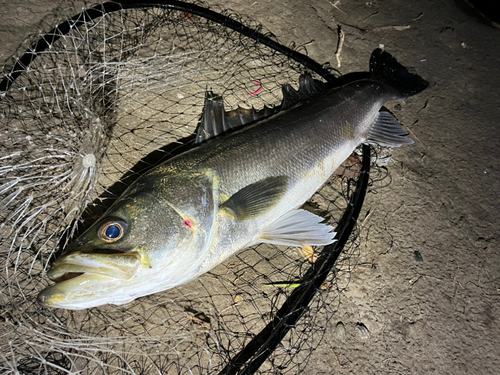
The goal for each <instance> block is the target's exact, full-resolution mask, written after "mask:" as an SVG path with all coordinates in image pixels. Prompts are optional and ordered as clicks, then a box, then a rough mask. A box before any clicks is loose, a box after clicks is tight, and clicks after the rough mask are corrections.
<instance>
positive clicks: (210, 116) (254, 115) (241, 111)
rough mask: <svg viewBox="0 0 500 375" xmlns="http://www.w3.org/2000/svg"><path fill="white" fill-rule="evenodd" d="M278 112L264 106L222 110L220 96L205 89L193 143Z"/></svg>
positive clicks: (222, 103) (222, 101) (222, 104)
mask: <svg viewBox="0 0 500 375" xmlns="http://www.w3.org/2000/svg"><path fill="white" fill-rule="evenodd" d="M277 112H278V108H276V107H274V108H270V107H266V106H264V108H262V109H261V110H256V109H255V108H253V107H252V108H251V109H247V108H242V107H239V106H238V108H237V109H234V110H232V111H228V112H226V111H225V110H224V100H223V99H222V96H220V95H216V94H214V93H213V92H212V91H211V90H206V91H205V104H204V106H203V113H202V115H201V118H200V120H199V122H198V129H197V132H196V138H195V144H198V143H200V142H203V141H205V140H207V139H209V138H212V137H216V136H218V135H220V134H222V133H225V132H227V131H229V130H233V129H236V128H239V127H240V126H243V125H246V124H249V123H252V122H255V121H257V120H261V119H263V118H266V117H269V116H271V115H273V114H275V113H277Z"/></svg>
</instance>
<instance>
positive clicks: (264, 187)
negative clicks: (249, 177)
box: [221, 176, 288, 221]
mask: <svg viewBox="0 0 500 375" xmlns="http://www.w3.org/2000/svg"><path fill="white" fill-rule="evenodd" d="M287 188H288V177H286V176H277V177H268V178H265V179H263V180H260V181H257V182H255V183H253V184H251V185H248V186H246V187H244V188H243V189H241V190H240V191H238V192H237V193H235V194H234V195H232V196H231V197H230V198H229V199H228V200H227V201H226V202H225V203H223V204H222V205H221V209H228V210H230V212H231V213H232V214H233V215H234V217H235V218H236V220H239V221H244V220H250V219H254V218H256V217H258V216H260V215H262V214H263V213H264V212H266V211H268V210H269V209H271V208H272V207H274V206H275V205H276V203H278V202H279V200H280V199H281V198H282V197H283V195H284V194H285V193H286V191H287Z"/></svg>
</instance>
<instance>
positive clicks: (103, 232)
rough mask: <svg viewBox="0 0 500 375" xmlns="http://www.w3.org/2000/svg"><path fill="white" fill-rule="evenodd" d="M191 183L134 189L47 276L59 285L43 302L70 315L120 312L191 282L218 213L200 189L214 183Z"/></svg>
mask: <svg viewBox="0 0 500 375" xmlns="http://www.w3.org/2000/svg"><path fill="white" fill-rule="evenodd" d="M190 177H191V178H188V179H179V178H177V179H175V178H170V179H167V180H165V179H161V178H160V179H157V180H156V181H142V183H137V184H135V185H132V186H131V189H129V190H128V191H126V192H125V194H124V195H123V196H122V197H121V198H119V199H118V200H117V201H116V202H115V203H114V204H113V205H112V206H111V208H110V209H109V210H108V211H107V212H106V213H105V214H104V215H103V217H101V218H100V219H99V220H97V221H96V222H95V223H94V225H92V226H91V227H90V228H89V229H88V230H87V231H85V232H84V233H83V234H82V235H81V236H80V237H78V238H77V239H76V240H75V241H73V242H72V243H71V244H70V245H69V246H68V249H67V251H66V252H65V255H63V256H62V257H60V258H59V259H57V260H56V261H55V262H54V264H53V266H52V268H51V269H50V270H49V271H48V274H47V275H48V277H49V278H50V280H52V281H53V282H55V284H54V285H52V286H49V287H48V288H46V289H44V290H43V291H42V292H41V293H40V294H39V295H38V301H39V302H40V303H41V304H42V305H43V306H45V307H55V308H66V309H73V310H80V309H85V308H90V307H95V306H99V305H103V304H107V303H112V304H117V305H119V304H124V303H127V302H130V301H131V300H134V299H135V298H137V297H140V296H143V295H147V294H151V293H155V292H158V291H161V290H165V289H168V288H171V287H174V286H177V285H180V284H183V283H185V282H187V281H189V280H190V279H192V278H193V277H192V276H193V275H194V273H195V271H196V269H197V268H199V266H200V264H201V262H202V261H203V259H204V257H205V255H206V253H207V248H208V247H209V245H210V243H211V240H212V236H213V223H214V220H215V210H214V205H213V189H211V188H210V186H203V184H204V183H205V184H208V185H210V181H207V178H203V177H206V176H202V178H201V180H200V179H198V180H196V178H194V181H193V176H190ZM208 180H210V178H208ZM186 189H187V191H186Z"/></svg>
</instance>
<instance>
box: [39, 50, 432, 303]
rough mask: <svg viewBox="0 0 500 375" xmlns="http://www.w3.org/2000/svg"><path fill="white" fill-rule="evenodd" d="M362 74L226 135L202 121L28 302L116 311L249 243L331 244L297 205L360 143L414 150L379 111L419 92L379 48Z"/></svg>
mask: <svg viewBox="0 0 500 375" xmlns="http://www.w3.org/2000/svg"><path fill="white" fill-rule="evenodd" d="M370 71H371V78H367V79H361V80H357V81H355V82H352V83H349V84H346V85H345V86H342V87H340V88H336V89H332V90H330V91H328V92H326V93H323V94H320V95H317V96H316V97H314V98H313V99H310V100H306V101H305V102H304V103H302V104H299V105H296V106H295V107H293V108H291V109H288V110H286V111H282V112H280V113H279V114H277V115H274V116H271V117H270V118H269V119H266V120H263V121H258V122H256V123H255V124H253V125H250V126H247V127H244V128H243V129H241V130H237V131H235V132H233V133H231V134H228V135H220V136H216V134H217V133H218V132H217V131H216V130H214V127H215V125H214V124H213V123H212V122H213V121H210V120H208V121H205V124H204V125H203V126H202V127H201V129H200V131H199V133H198V137H197V140H198V141H199V142H200V145H199V146H198V147H195V148H193V149H191V150H190V151H188V152H185V153H183V154H181V155H178V156H176V157H174V158H172V159H170V160H168V161H166V162H165V163H163V164H161V165H159V166H158V167H156V168H154V169H152V170H151V171H150V172H148V173H146V174H145V175H143V176H141V177H140V178H139V179H138V180H137V181H136V182H135V183H133V184H132V185H131V186H130V187H129V188H128V189H127V190H126V191H125V193H124V194H123V195H122V196H121V197H120V198H119V199H118V200H117V201H116V202H115V203H114V204H113V205H112V206H111V207H110V208H109V210H108V211H107V212H106V213H105V214H104V215H103V217H102V218H101V219H99V220H98V221H97V222H96V223H95V224H94V225H93V226H92V227H91V228H89V229H88V230H87V231H86V232H85V233H84V234H83V235H81V236H80V237H79V238H77V239H76V240H75V241H74V242H73V243H72V244H71V245H70V247H69V251H68V254H67V255H65V256H62V257H61V258H59V259H58V260H56V262H55V263H54V265H53V267H52V269H51V270H50V271H49V273H48V276H49V277H50V278H51V279H52V280H53V281H55V282H56V284H54V285H52V286H50V287H48V288H47V289H45V290H43V291H42V292H41V293H40V294H39V296H38V301H39V302H40V303H41V304H42V305H44V306H48V307H57V308H66V309H75V310H76V309H85V308H90V307H94V306H99V305H103V304H108V303H110V304H124V303H127V302H130V301H132V300H134V299H136V298H138V297H141V296H145V295H148V294H152V293H156V292H160V291H163V290H166V289H169V288H173V287H175V286H178V285H181V284H184V283H187V282H189V281H191V280H193V279H196V278H197V277H199V276H200V275H202V274H203V273H205V272H207V271H209V270H210V269H212V268H213V267H215V266H216V265H218V264H220V263H221V262H223V261H224V260H225V259H227V258H228V257H230V256H231V255H233V254H235V253H237V252H238V251H240V250H241V249H244V248H246V247H249V246H252V245H255V244H258V243H263V242H266V243H272V244H278V245H290V246H304V245H326V244H330V243H332V242H333V241H334V236H335V233H334V232H333V228H332V227H330V226H328V225H326V224H324V223H322V221H323V219H322V218H321V217H319V216H317V215H314V214H312V213H310V212H308V211H306V210H304V209H301V208H300V206H301V205H302V204H303V203H304V202H306V201H307V200H308V199H309V198H310V197H311V196H312V195H313V194H314V193H315V192H316V191H317V190H318V189H319V188H320V187H321V186H322V185H323V184H324V183H325V182H326V181H327V180H328V178H329V177H330V176H331V174H332V173H333V172H334V171H335V169H336V168H337V167H338V166H339V165H340V164H341V163H342V162H343V161H344V160H345V159H346V158H347V157H349V155H351V153H352V152H353V150H354V149H355V148H356V147H357V146H358V145H359V144H361V143H364V142H373V143H378V144H380V145H384V146H389V147H397V146H401V145H403V144H410V143H413V141H412V140H411V139H409V138H407V137H406V135H407V133H406V132H405V131H404V130H403V128H402V127H401V125H400V124H399V122H398V121H397V120H396V119H395V118H394V117H393V116H392V115H391V114H389V113H388V112H379V111H380V109H381V107H382V105H384V104H385V103H386V102H387V101H390V100H394V99H401V98H405V97H408V96H411V95H413V94H416V93H418V92H420V91H422V90H424V89H425V88H426V87H427V86H428V83H427V82H426V81H425V80H423V79H422V78H421V77H419V76H418V75H414V74H411V73H409V72H408V71H407V70H406V69H405V68H404V67H402V66H401V65H400V64H399V63H398V62H397V61H396V60H395V59H394V58H393V57H392V56H391V55H389V54H388V53H386V52H383V51H381V50H375V51H374V52H373V54H372V57H371V60H370ZM206 138H208V140H205V139H206ZM202 141H204V142H202Z"/></svg>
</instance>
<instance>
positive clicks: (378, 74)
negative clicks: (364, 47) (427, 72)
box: [370, 48, 429, 99]
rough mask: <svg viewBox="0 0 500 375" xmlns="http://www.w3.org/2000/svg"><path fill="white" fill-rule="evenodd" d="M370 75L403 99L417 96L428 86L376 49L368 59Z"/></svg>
mask: <svg viewBox="0 0 500 375" xmlns="http://www.w3.org/2000/svg"><path fill="white" fill-rule="evenodd" d="M370 73H371V75H372V77H374V78H378V79H380V80H382V81H384V82H385V83H387V84H389V85H390V86H392V87H394V88H395V89H396V90H397V91H398V92H399V95H400V96H399V97H398V98H396V99H403V98H407V97H409V96H412V95H415V94H418V93H419V92H421V91H423V90H425V89H426V88H427V87H428V86H429V82H427V81H426V80H425V79H423V78H422V77H420V76H419V75H418V74H412V73H410V72H409V71H408V69H406V68H405V67H404V66H403V65H401V64H400V63H398V62H397V60H396V59H395V58H394V57H392V55H391V54H389V53H387V52H385V51H382V50H381V49H380V48H377V49H376V50H375V51H373V52H372V56H371V57H370Z"/></svg>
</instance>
